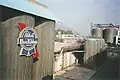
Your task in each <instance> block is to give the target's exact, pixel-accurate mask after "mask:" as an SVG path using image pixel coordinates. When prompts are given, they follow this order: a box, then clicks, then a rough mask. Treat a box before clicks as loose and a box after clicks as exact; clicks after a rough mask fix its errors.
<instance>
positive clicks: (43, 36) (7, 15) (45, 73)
mask: <svg viewBox="0 0 120 80" xmlns="http://www.w3.org/2000/svg"><path fill="white" fill-rule="evenodd" d="M0 9H1V12H0V13H1V15H2V17H0V22H1V24H0V35H1V37H0V42H1V44H0V47H1V50H0V55H1V56H0V74H1V75H0V80H42V78H44V79H45V80H50V79H52V73H53V53H54V38H55V35H54V28H55V22H54V21H51V20H48V19H45V18H42V17H37V16H34V15H31V14H27V13H23V12H20V11H16V10H13V9H11V8H6V7H3V6H2V7H1V6H0ZM18 23H25V24H26V25H27V26H28V27H33V28H35V30H36V32H37V35H38V45H37V49H38V52H39V55H40V58H39V61H37V62H35V63H33V61H32V56H31V57H26V56H22V57H21V56H19V52H20V47H19V46H18V45H17V38H18V35H19V33H20V31H19V29H18V27H17V24H18Z"/></svg>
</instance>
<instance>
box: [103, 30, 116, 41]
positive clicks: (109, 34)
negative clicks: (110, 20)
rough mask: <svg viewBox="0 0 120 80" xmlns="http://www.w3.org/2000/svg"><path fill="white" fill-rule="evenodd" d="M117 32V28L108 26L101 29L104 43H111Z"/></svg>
mask: <svg viewBox="0 0 120 80" xmlns="http://www.w3.org/2000/svg"><path fill="white" fill-rule="evenodd" d="M116 34H117V30H116V29H113V28H108V29H105V30H104V31H103V38H104V39H105V42H106V43H113V41H114V37H115V36H116Z"/></svg>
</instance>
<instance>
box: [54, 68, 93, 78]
mask: <svg viewBox="0 0 120 80" xmlns="http://www.w3.org/2000/svg"><path fill="white" fill-rule="evenodd" d="M94 73H95V71H94V70H92V69H88V68H83V67H75V68H74V69H72V70H70V71H67V72H66V73H64V74H62V75H58V76H57V77H56V79H55V80H88V79H89V78H90V77H91V76H92V75H93V74H94Z"/></svg>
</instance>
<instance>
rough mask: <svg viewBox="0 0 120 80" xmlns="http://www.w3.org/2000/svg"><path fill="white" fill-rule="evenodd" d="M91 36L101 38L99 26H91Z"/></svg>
mask: <svg viewBox="0 0 120 80" xmlns="http://www.w3.org/2000/svg"><path fill="white" fill-rule="evenodd" d="M91 34H92V37H94V38H102V36H103V30H102V29H101V28H93V29H92V30H91Z"/></svg>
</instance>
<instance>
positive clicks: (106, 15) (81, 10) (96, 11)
mask: <svg viewBox="0 0 120 80" xmlns="http://www.w3.org/2000/svg"><path fill="white" fill-rule="evenodd" d="M39 1H40V2H41V3H43V4H45V5H47V6H48V7H49V10H51V11H52V12H53V13H54V14H55V15H56V16H57V18H58V19H59V20H60V21H62V23H61V24H63V25H65V26H66V27H68V28H71V29H73V30H76V31H77V32H79V33H80V34H81V35H82V36H87V35H90V23H93V24H97V23H113V24H120V1H119V0H39Z"/></svg>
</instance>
